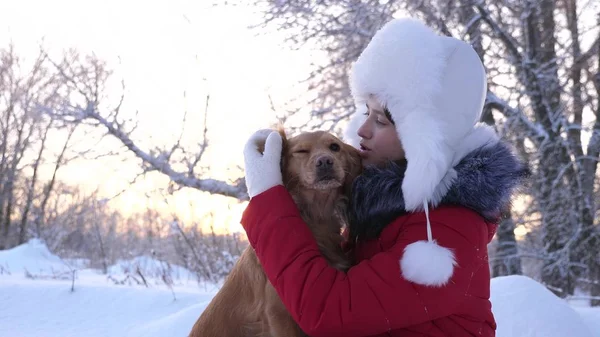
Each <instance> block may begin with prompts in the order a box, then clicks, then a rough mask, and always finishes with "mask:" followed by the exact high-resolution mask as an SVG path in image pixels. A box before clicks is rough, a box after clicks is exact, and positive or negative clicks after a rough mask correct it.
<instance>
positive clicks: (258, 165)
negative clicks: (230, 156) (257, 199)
mask: <svg viewBox="0 0 600 337" xmlns="http://www.w3.org/2000/svg"><path fill="white" fill-rule="evenodd" d="M263 144H264V151H263V152H262V153H261V152H260V148H261V147H262V145H263ZM281 151H282V139H281V135H280V134H279V133H278V132H277V131H274V130H272V129H262V130H258V131H256V132H255V133H254V134H253V135H252V136H250V138H249V139H248V141H247V142H246V146H245V147H244V165H245V167H244V171H245V174H246V187H247V189H248V196H249V197H250V199H252V198H253V197H254V196H256V195H258V194H260V193H262V192H264V191H266V190H268V189H270V188H271V187H274V186H277V185H283V180H282V177H281V166H280V163H281Z"/></svg>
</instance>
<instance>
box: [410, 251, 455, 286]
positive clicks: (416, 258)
mask: <svg viewBox="0 0 600 337" xmlns="http://www.w3.org/2000/svg"><path fill="white" fill-rule="evenodd" d="M455 265H456V261H455V259H454V253H453V252H452V250H450V249H448V248H444V247H442V246H440V245H438V244H437V243H436V242H435V241H417V242H414V243H411V244H410V245H408V246H407V247H406V248H405V249H404V255H403V256H402V259H401V260H400V270H401V272H402V276H403V277H404V278H405V279H407V280H408V281H411V282H413V283H417V284H421V285H426V286H435V287H441V286H443V285H445V284H446V283H447V282H448V281H449V280H450V278H451V277H452V274H453V272H454V266H455Z"/></svg>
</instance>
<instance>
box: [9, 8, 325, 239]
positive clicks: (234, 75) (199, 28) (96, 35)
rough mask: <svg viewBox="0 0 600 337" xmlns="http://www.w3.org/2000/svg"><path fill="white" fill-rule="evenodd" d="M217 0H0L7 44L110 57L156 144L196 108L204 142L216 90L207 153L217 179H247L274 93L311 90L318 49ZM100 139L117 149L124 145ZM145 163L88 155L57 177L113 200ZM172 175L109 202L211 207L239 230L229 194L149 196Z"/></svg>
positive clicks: (189, 211)
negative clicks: (307, 83) (250, 149)
mask: <svg viewBox="0 0 600 337" xmlns="http://www.w3.org/2000/svg"><path fill="white" fill-rule="evenodd" d="M210 2H211V1H205V0H203V1H191V0H169V1H157V0H154V1H143V2H142V1H120V0H119V1H116V0H108V1H98V0H84V1H81V0H79V1H74V0H53V1H43V0H42V1H39V0H38V1H33V0H19V1H12V0H0V43H2V46H5V45H6V44H7V43H8V41H12V42H13V43H14V44H15V46H16V48H17V51H18V52H19V54H20V55H24V56H30V57H34V56H35V55H36V52H37V49H36V48H37V44H38V43H39V42H40V41H41V38H42V37H43V39H44V45H45V46H46V47H47V48H49V49H50V50H51V52H54V53H55V54H54V55H58V54H59V53H60V52H61V51H62V50H63V49H65V48H76V49H77V50H79V51H81V52H82V53H94V54H95V55H96V56H98V57H100V58H101V59H104V60H106V61H107V62H108V65H109V67H111V68H112V69H114V75H113V81H112V82H111V83H112V84H113V85H114V86H113V87H110V88H109V90H111V92H114V93H115V95H114V99H118V97H119V96H118V95H119V94H120V90H121V89H120V86H119V85H120V81H121V79H123V80H124V81H125V85H126V89H125V103H124V107H123V109H124V111H125V113H133V112H134V111H135V110H138V111H139V127H138V131H137V132H136V133H135V135H134V138H135V139H136V140H137V141H138V142H139V143H140V144H143V145H146V146H150V145H164V144H172V141H173V139H174V137H176V136H177V135H178V134H179V131H180V129H181V126H182V123H181V118H182V116H183V112H184V111H186V110H187V111H188V115H189V116H190V117H188V121H187V123H186V129H187V130H188V131H189V133H188V138H187V141H188V142H190V143H197V142H199V141H200V140H201V133H202V130H203V124H202V123H203V116H204V115H203V112H204V109H205V104H206V97H207V95H210V99H209V108H208V111H209V112H208V121H207V123H208V130H209V135H208V136H209V141H210V147H209V149H208V152H207V153H206V154H205V156H204V158H203V164H204V165H206V166H209V172H208V174H207V177H210V178H216V179H227V178H228V177H229V178H237V177H239V176H240V174H242V173H241V171H240V170H239V169H237V167H238V166H242V165H243V157H242V149H243V146H244V143H245V141H246V139H247V138H248V137H249V136H250V135H251V133H252V132H254V131H255V130H258V129H260V128H264V127H268V126H270V125H271V124H273V123H274V122H275V121H276V113H275V112H273V111H272V109H271V105H270V101H269V95H270V96H271V97H272V98H273V99H274V100H275V103H276V105H278V104H279V103H283V102H285V101H286V99H288V98H291V97H292V96H294V95H295V94H296V93H298V92H299V91H301V90H303V88H302V87H301V86H299V85H298V82H299V80H300V79H301V78H302V77H303V76H305V75H306V74H307V73H308V66H309V62H310V60H311V59H312V58H314V55H313V54H311V51H310V50H309V49H303V51H292V50H290V49H287V48H286V47H285V46H282V45H281V41H282V38H281V34H279V33H277V32H273V31H271V32H268V34H262V35H258V33H259V31H255V30H250V29H248V26H249V25H250V24H252V23H256V22H258V21H257V20H258V19H259V16H258V15H257V14H256V13H254V12H253V11H252V9H251V8H249V7H243V6H235V7H233V6H227V7H224V6H212V5H211V3H210ZM51 55H52V54H51ZM184 92H185V98H184ZM196 130H197V131H196ZM61 139H62V138H61V137H60V135H56V136H55V138H54V139H52V140H55V141H56V143H57V144H60V140H61ZM81 139H83V140H84V141H85V136H84V137H82V138H81ZM102 144H104V145H102ZM102 144H101V146H106V147H107V149H108V148H110V147H111V146H114V145H115V144H116V143H115V142H114V141H112V142H110V141H109V142H103V143H102ZM142 148H144V149H147V147H144V146H142ZM137 169H138V166H137V165H136V164H135V163H134V162H128V163H127V164H126V165H124V164H123V163H122V162H121V159H119V158H109V159H98V160H94V161H89V160H88V161H84V160H79V161H75V162H73V164H71V165H69V166H68V167H65V168H64V169H62V170H61V172H60V175H59V178H62V179H63V180H67V181H68V182H70V183H73V184H82V185H83V186H86V187H87V188H88V189H90V190H91V189H94V188H95V187H97V186H99V187H100V191H102V193H104V195H106V196H113V195H115V194H116V193H118V192H119V191H121V190H123V189H124V188H125V187H127V183H128V182H129V181H131V179H132V178H133V177H134V176H135V172H136V170H137ZM165 182H166V179H165V178H164V177H156V176H152V177H150V178H149V179H146V180H145V181H141V182H140V183H139V184H137V185H136V186H133V187H131V188H128V189H127V191H126V192H125V193H123V194H121V196H120V197H119V198H118V199H115V200H114V201H113V202H111V204H112V205H113V206H116V207H118V208H120V209H121V210H122V211H124V212H125V213H126V214H127V213H129V212H133V211H136V210H137V211H140V210H143V209H144V208H145V207H156V208H159V209H161V208H162V209H163V210H165V211H167V210H168V211H172V210H175V211H176V212H177V213H179V214H180V216H182V217H183V219H186V218H187V217H189V218H188V220H192V219H196V220H197V219H198V217H199V216H200V215H202V214H205V213H206V212H213V213H214V214H217V218H216V219H215V223H216V225H217V227H219V226H221V224H222V226H224V227H227V226H232V228H233V230H240V229H241V227H239V224H238V223H237V222H238V221H239V216H240V214H241V212H242V210H243V207H244V205H243V204H242V205H238V204H237V202H235V201H234V200H231V199H230V198H225V197H215V196H210V195H207V194H206V193H198V192H197V191H190V190H184V191H182V192H179V193H178V194H177V195H176V196H175V197H173V198H171V199H170V202H169V204H170V205H169V206H166V205H165V204H164V202H163V200H162V199H160V198H150V199H149V198H147V197H146V196H145V193H146V192H148V191H151V190H154V189H155V188H156V187H158V186H164V185H165ZM190 205H191V206H190Z"/></svg>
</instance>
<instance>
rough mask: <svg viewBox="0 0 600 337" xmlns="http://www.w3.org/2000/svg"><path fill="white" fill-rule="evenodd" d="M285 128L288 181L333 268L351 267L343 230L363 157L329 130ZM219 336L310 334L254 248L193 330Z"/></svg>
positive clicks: (204, 336) (198, 336)
mask: <svg viewBox="0 0 600 337" xmlns="http://www.w3.org/2000/svg"><path fill="white" fill-rule="evenodd" d="M279 132H280V134H281V135H282V138H283V140H284V142H283V153H282V163H281V166H282V173H283V183H284V185H285V187H286V188H287V189H288V190H289V191H290V193H291V194H292V196H293V198H294V200H295V202H296V204H297V205H298V207H299V209H300V212H301V215H302V218H303V220H304V221H305V222H306V224H307V225H308V226H309V228H310V230H311V232H312V234H313V236H314V237H315V239H316V241H317V243H318V245H319V248H320V250H321V253H322V254H323V256H324V257H325V258H326V259H327V261H328V262H329V264H330V265H331V266H333V267H335V268H337V269H339V270H342V271H346V270H347V269H348V268H349V267H350V266H351V264H352V261H351V259H350V258H349V257H348V256H347V255H346V254H344V252H343V251H342V248H341V243H342V236H341V229H342V227H343V226H344V225H345V224H346V221H347V220H346V205H347V201H348V195H349V193H350V190H351V186H352V182H353V181H354V178H355V177H356V176H357V175H358V174H360V170H361V167H362V166H361V162H360V156H359V154H358V152H357V150H356V149H354V148H353V147H351V146H349V145H347V144H344V143H342V142H341V141H340V140H339V139H338V138H336V137H334V136H333V135H331V134H329V133H327V132H322V131H317V132H306V133H302V134H300V135H298V136H296V137H293V138H290V139H286V137H285V132H283V130H282V129H281V128H280V129H279ZM332 144H335V145H332ZM338 148H339V149H338ZM319 159H320V160H321V164H324V163H327V162H329V167H330V168H331V169H329V170H328V171H327V172H329V173H324V171H323V168H321V169H319V167H321V166H322V165H318V162H319ZM328 178H331V179H329V180H327V179H328ZM217 336H219V337H250V336H253V337H254V336H261V337H294V336H306V335H305V334H304V333H303V332H302V330H301V329H300V328H299V327H298V325H297V324H296V323H295V322H294V320H293V319H292V317H291V316H290V315H289V313H288V311H287V309H286V308H285V306H284V305H283V303H282V302H281V300H280V298H279V296H278V295H277V292H276V291H275V289H274V288H273V287H272V285H271V283H270V282H269V280H268V279H267V277H266V275H265V274H264V272H263V269H262V268H261V266H260V262H259V261H258V258H257V257H256V254H255V252H254V250H253V249H252V248H251V247H248V248H247V249H246V250H245V251H244V252H243V253H242V255H241V256H240V258H239V259H238V261H237V263H236V264H235V266H234V267H233V269H232V270H231V273H230V274H229V276H228V277H227V279H226V280H225V283H224V284H223V286H222V287H221V289H220V290H219V292H218V293H217V294H216V296H215V297H214V298H213V300H212V301H211V302H210V304H209V305H208V306H207V307H206V309H205V310H204V311H203V313H202V314H201V315H200V317H199V318H198V320H197V321H196V324H195V325H194V327H193V328H192V331H191V332H190V334H189V337H217Z"/></svg>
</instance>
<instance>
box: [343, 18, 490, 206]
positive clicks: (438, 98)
mask: <svg viewBox="0 0 600 337" xmlns="http://www.w3.org/2000/svg"><path fill="white" fill-rule="evenodd" d="M350 87H351V91H352V96H353V98H354V101H355V104H356V108H357V113H356V114H355V115H354V116H353V117H352V118H351V120H350V123H349V124H348V127H347V128H346V130H345V135H344V138H345V139H346V140H347V141H348V142H349V143H351V144H352V145H354V146H358V142H359V140H360V139H359V137H358V135H357V131H358V128H359V127H360V125H361V124H362V123H363V122H364V120H365V118H366V117H365V116H364V112H366V102H367V100H368V98H369V96H370V95H374V96H375V97H376V98H378V100H379V101H380V102H381V104H382V105H384V106H386V107H387V109H388V110H389V111H390V114H391V116H392V119H393V120H394V123H395V125H396V130H397V131H398V136H399V137H400V140H401V142H402V146H403V148H404V152H405V153H406V159H407V161H408V166H407V169H406V174H405V179H404V182H403V184H402V192H403V195H404V201H405V207H406V210H407V211H416V210H422V209H423V202H424V201H427V202H428V203H431V204H433V205H434V206H435V205H436V204H437V203H439V201H440V200H441V198H442V197H443V195H444V194H445V193H446V192H447V188H448V187H447V186H448V185H449V183H451V180H452V179H453V177H451V176H449V177H447V175H452V173H453V170H451V168H452V166H453V161H454V159H455V158H454V157H455V155H456V154H457V153H458V152H460V150H459V147H460V146H461V143H462V142H461V141H462V140H463V139H464V138H465V137H466V136H467V135H468V134H469V133H470V132H472V130H473V127H474V125H475V124H476V123H477V122H478V121H479V119H480V116H481V112H482V109H483V104H484V101H485V96H486V92H487V83H486V74H485V69H484V67H483V64H482V63H481V60H480V59H479V56H478V55H477V53H476V52H475V50H474V49H473V48H472V47H471V46H470V45H469V44H468V43H466V42H463V41H461V40H458V39H455V38H452V37H446V36H441V35H438V34H436V33H435V32H434V31H433V30H432V29H430V28H429V27H427V26H425V25H424V24H423V23H421V22H420V21H417V20H415V19H411V18H403V19H394V20H392V21H390V22H388V23H387V24H385V25H384V26H383V28H381V29H380V30H379V31H378V32H377V33H376V34H375V36H373V39H372V40H371V42H370V43H369V45H368V46H367V47H366V48H365V50H364V51H363V52H362V54H361V55H360V57H359V58H358V60H357V61H356V62H355V63H354V65H353V67H352V70H351V74H350Z"/></svg>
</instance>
